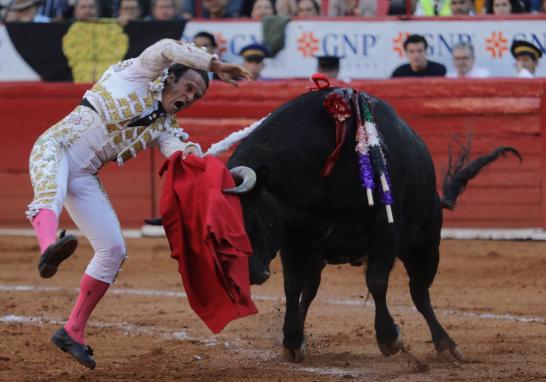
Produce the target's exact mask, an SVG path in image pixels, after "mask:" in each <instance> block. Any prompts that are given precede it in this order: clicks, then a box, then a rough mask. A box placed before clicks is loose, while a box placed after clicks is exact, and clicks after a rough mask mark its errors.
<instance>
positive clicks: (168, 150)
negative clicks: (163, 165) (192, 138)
mask: <svg viewBox="0 0 546 382" xmlns="http://www.w3.org/2000/svg"><path fill="white" fill-rule="evenodd" d="M156 144H157V145H158V146H159V151H161V154H163V156H165V158H168V157H170V156H171V155H172V154H173V153H174V152H175V151H184V150H185V149H186V148H187V147H188V146H195V148H196V152H195V155H197V156H200V157H202V156H203V151H202V150H201V146H199V143H193V142H182V141H181V140H180V138H177V137H175V136H173V135H172V134H169V133H168V132H164V131H162V132H161V135H160V136H159V137H158V138H157V140H156Z"/></svg>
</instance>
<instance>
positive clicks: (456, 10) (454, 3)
mask: <svg viewBox="0 0 546 382" xmlns="http://www.w3.org/2000/svg"><path fill="white" fill-rule="evenodd" d="M450 7H451V15H453V16H474V15H476V13H475V12H474V3H473V1H472V0H451V2H450Z"/></svg>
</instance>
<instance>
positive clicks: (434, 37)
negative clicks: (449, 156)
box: [184, 19, 546, 79]
mask: <svg viewBox="0 0 546 382" xmlns="http://www.w3.org/2000/svg"><path fill="white" fill-rule="evenodd" d="M199 31H208V32H211V33H213V34H214V35H215V36H216V39H217V40H218V45H219V54H220V55H221V56H222V57H223V58H224V59H225V60H227V61H231V62H240V57H238V53H239V51H240V50H241V48H242V47H243V46H245V45H247V44H250V43H253V42H260V41H262V29H261V24H260V23H259V22H251V21H248V22H240V23H234V22H199V21H197V22H189V23H188V25H187V26H186V29H185V31H184V39H187V40H191V37H192V36H193V35H194V34H195V33H197V32H199ZM410 34H421V35H423V36H425V38H426V39H427V42H428V44H429V48H428V51H427V54H428V58H429V59H430V60H433V61H436V62H439V63H442V64H444V65H445V66H446V68H447V69H448V70H450V69H451V68H452V60H451V51H452V48H453V46H454V45H455V44H457V43H458V42H469V43H471V44H472V45H473V46H474V48H475V54H476V65H477V66H480V67H485V68H487V69H489V71H490V72H491V75H492V76H498V77H511V76H514V75H515V65H514V63H515V61H514V58H513V57H512V55H511V54H510V45H511V44H512V41H513V40H515V39H516V40H527V41H529V42H532V43H533V44H535V45H536V46H537V47H539V49H541V50H542V52H543V53H546V19H544V20H540V19H539V20H537V19H531V20H500V21H496V20H488V19H485V20H484V19H480V20H474V21H472V20H469V21H460V20H444V21H420V20H419V21H417V20H414V21H390V20H389V21H385V20H381V21H380V20H374V21H368V20H366V21H348V20H343V21H334V20H328V21H320V20H316V21H292V22H290V23H289V24H288V26H287V28H286V38H285V48H284V49H283V50H282V51H281V52H280V53H279V54H277V55H276V56H275V57H274V58H271V59H268V60H267V61H266V67H265V69H264V71H263V72H262V74H263V76H264V77H265V78H272V79H273V78H290V77H308V76H309V75H310V74H312V73H313V72H314V71H316V58H315V57H316V56H322V55H330V56H338V57H341V58H342V60H341V73H340V78H342V79H363V78H378V79H379V78H388V77H390V75H391V73H392V72H393V70H394V69H395V68H396V67H397V66H399V65H400V64H403V63H406V62H407V60H406V58H405V57H404V48H403V42H404V40H405V39H406V37H407V36H409V35H410ZM537 76H540V77H545V76H546V57H545V58H544V59H543V60H541V62H540V65H539V68H538V71H537Z"/></svg>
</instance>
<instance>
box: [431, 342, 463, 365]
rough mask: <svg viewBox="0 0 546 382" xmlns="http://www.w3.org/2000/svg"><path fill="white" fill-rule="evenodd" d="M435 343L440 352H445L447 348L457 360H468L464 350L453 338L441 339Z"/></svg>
mask: <svg viewBox="0 0 546 382" xmlns="http://www.w3.org/2000/svg"><path fill="white" fill-rule="evenodd" d="M434 345H435V346H436V350H437V351H438V353H445V352H446V350H449V354H451V356H452V357H453V358H455V359H456V360H457V361H460V362H466V358H465V356H464V354H463V352H462V351H461V349H459V347H458V346H457V344H456V343H455V342H454V341H453V340H452V339H451V338H447V339H445V340H443V341H439V342H438V343H437V344H436V343H435V344H434Z"/></svg>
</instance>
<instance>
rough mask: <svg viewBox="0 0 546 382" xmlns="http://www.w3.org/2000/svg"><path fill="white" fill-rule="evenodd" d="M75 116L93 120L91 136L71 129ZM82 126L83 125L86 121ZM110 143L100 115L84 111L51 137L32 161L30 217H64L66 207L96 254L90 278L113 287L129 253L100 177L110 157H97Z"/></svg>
mask: <svg viewBox="0 0 546 382" xmlns="http://www.w3.org/2000/svg"><path fill="white" fill-rule="evenodd" d="M78 110H79V112H78ZM74 113H75V114H76V115H78V116H79V117H82V115H83V117H82V118H87V120H85V119H84V122H86V123H85V125H86V129H85V130H82V129H80V131H77V129H70V127H71V126H70V118H69V117H70V116H71V115H72V117H73V116H74ZM73 119H74V118H73ZM78 121H80V124H81V118H80V119H78ZM63 130H64V131H63ZM67 131H68V132H67ZM74 131H76V134H74ZM63 132H64V134H60V133H63ZM105 139H106V132H105V131H104V126H103V125H102V123H101V122H100V119H99V117H98V115H97V114H96V113H94V112H93V113H88V112H87V110H84V111H83V113H82V110H81V107H79V108H76V110H75V111H74V112H72V113H71V114H70V115H69V116H68V117H67V118H65V119H64V120H63V121H61V122H60V123H59V124H57V125H56V126H54V127H52V128H51V129H50V130H48V131H47V132H45V133H44V134H43V135H42V136H41V137H40V138H39V139H38V140H37V141H36V144H35V145H34V147H33V149H32V153H31V156H30V175H31V180H32V186H33V188H34V200H33V202H32V203H31V204H30V205H29V210H28V212H27V216H28V217H29V218H32V217H33V216H34V215H36V213H37V212H38V211H39V209H41V208H49V209H51V210H53V211H54V212H55V213H56V214H57V217H59V216H60V214H61V211H62V209H63V206H64V207H66V210H67V211H68V213H69V215H70V217H71V218H72V220H73V221H74V223H75V224H76V226H77V227H78V229H79V230H80V232H81V233H82V234H83V235H84V236H85V237H86V238H87V239H88V240H89V242H90V243H91V246H92V247H93V250H94V251H95V254H94V256H93V258H92V259H91V262H90V263H89V265H88V266H87V269H86V271H85V273H87V274H88V275H89V276H91V277H93V278H95V279H97V280H100V281H103V282H106V283H109V284H111V283H112V282H113V281H114V279H115V277H116V274H117V273H118V271H119V269H120V267H121V264H122V263H123V260H124V259H125V257H126V253H127V251H126V246H125V242H124V240H123V236H122V233H121V227H120V224H119V220H118V218H117V216H116V213H115V212H114V209H113V208H112V205H111V203H110V200H109V199H108V196H107V195H106V193H105V192H104V190H103V188H102V186H101V183H100V181H99V178H98V177H97V175H96V167H97V166H96V165H97V164H98V163H99V162H100V161H104V156H105V154H104V150H103V151H102V152H100V153H97V147H98V146H100V145H98V144H96V143H97V142H102V141H104V142H106V140H105ZM99 151H100V150H99ZM98 157H100V158H98ZM82 158H85V160H84V159H82ZM87 162H89V163H87Z"/></svg>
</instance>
